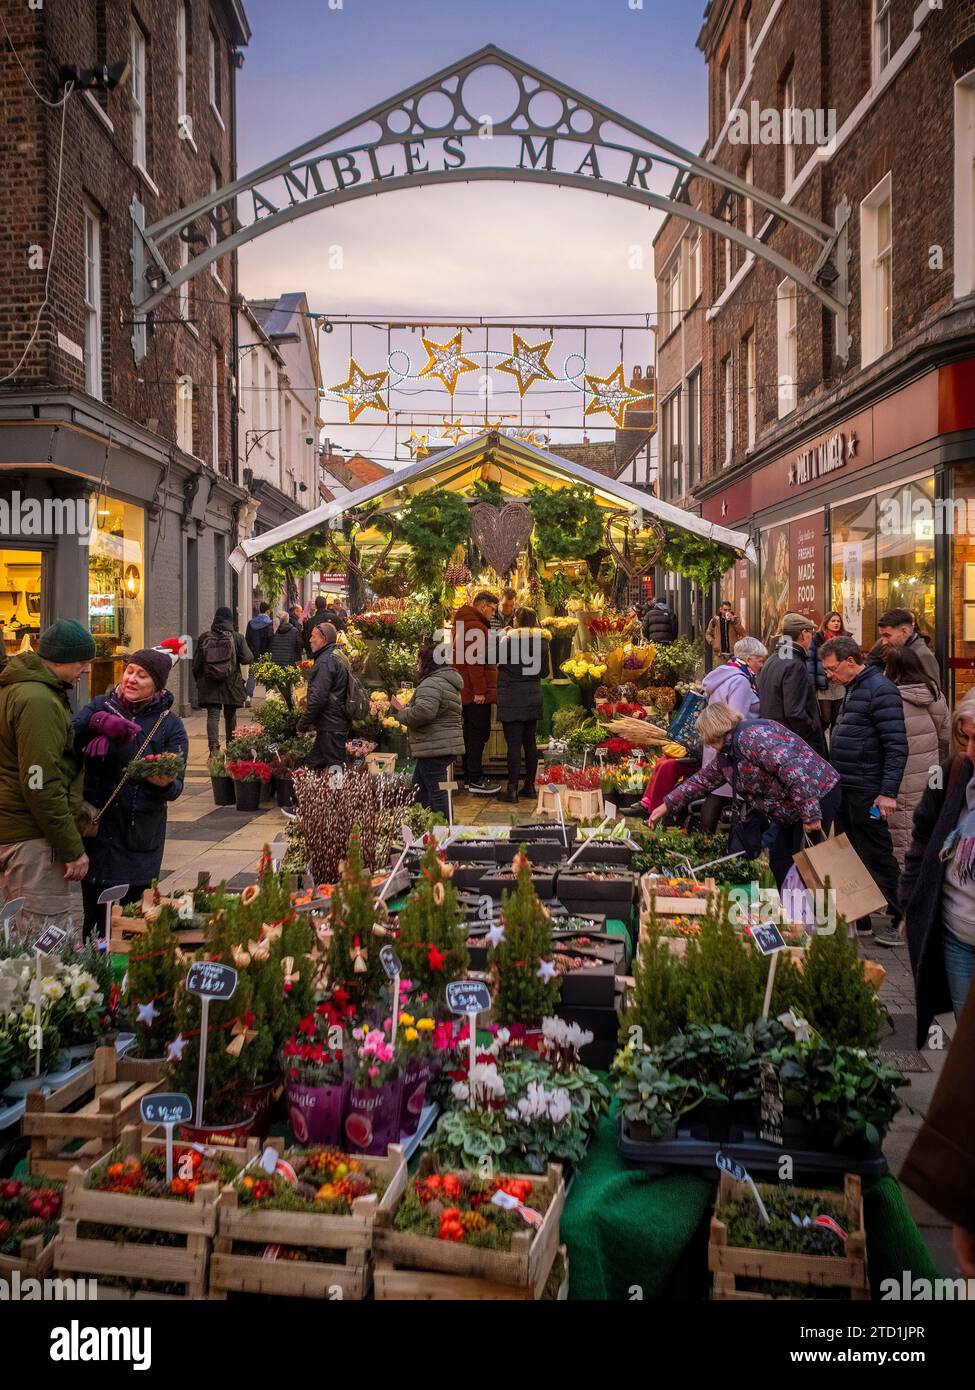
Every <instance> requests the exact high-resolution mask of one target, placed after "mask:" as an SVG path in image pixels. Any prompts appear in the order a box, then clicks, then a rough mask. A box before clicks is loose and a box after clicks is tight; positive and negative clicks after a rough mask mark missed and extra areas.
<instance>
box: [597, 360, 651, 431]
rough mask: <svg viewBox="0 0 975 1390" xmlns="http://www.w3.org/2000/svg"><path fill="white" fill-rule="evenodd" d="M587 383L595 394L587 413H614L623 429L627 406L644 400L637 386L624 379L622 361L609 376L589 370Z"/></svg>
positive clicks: (620, 427)
mask: <svg viewBox="0 0 975 1390" xmlns="http://www.w3.org/2000/svg"><path fill="white" fill-rule="evenodd" d="M586 385H587V386H588V387H589V390H590V391H591V392H592V394H593V399H592V400H591V401H590V402H589V404H588V405H587V406H586V414H587V415H597V414H599V413H600V412H601V411H605V412H606V414H607V415H612V417H613V419H614V420H615V421H616V425H617V428H618V429H622V428H623V426H624V424H625V423H626V407H627V405H628V404H629V402H630V401H631V400H642V399H643V395H644V393H643V392H642V391H638V390H637V389H636V387H634V386H627V384H626V382H625V381H624V380H623V363H622V362H621V363H620V364H619V366H618V367H616V368H615V370H614V371H612V372H610V374H609V376H590V375H589V373H588V372H587V373H586Z"/></svg>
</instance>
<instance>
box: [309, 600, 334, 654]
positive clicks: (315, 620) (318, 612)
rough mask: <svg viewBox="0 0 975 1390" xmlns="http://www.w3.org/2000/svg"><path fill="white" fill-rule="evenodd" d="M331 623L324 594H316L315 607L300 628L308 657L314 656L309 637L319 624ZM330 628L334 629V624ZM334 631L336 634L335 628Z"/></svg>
mask: <svg viewBox="0 0 975 1390" xmlns="http://www.w3.org/2000/svg"><path fill="white" fill-rule="evenodd" d="M331 621H332V615H331V614H330V613H329V611H328V599H326V597H325V595H324V594H317V595H316V596H315V606H314V608H313V609H312V610H311V612H310V613H309V614H308V617H307V618H306V619H305V622H304V626H303V627H302V636H303V638H304V642H305V653H306V654H307V655H308V656H314V655H315V649H314V647H313V646H312V645H311V635H312V633H313V632H314V630H315V628H316V627H318V625H319V623H329V622H331ZM332 626H333V627H335V624H334V623H332ZM335 630H336V632H337V631H338V628H336V629H335Z"/></svg>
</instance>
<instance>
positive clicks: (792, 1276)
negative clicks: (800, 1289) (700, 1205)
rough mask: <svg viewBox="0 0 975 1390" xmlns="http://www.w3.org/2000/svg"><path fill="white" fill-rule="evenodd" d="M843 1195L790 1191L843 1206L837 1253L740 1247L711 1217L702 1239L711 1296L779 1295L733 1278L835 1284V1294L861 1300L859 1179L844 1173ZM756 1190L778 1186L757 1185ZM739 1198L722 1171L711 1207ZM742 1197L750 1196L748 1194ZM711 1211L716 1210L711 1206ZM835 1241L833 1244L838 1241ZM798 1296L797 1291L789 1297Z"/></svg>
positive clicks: (863, 1239) (863, 1249)
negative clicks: (843, 1293)
mask: <svg viewBox="0 0 975 1390" xmlns="http://www.w3.org/2000/svg"><path fill="white" fill-rule="evenodd" d="M843 1188H844V1191H843V1199H842V1203H841V1202H840V1201H839V1194H836V1193H830V1194H821V1193H817V1192H816V1191H815V1190H813V1189H810V1188H796V1189H795V1191H796V1194H797V1195H799V1196H803V1197H815V1196H825V1195H829V1196H830V1197H832V1198H834V1200H835V1204H836V1205H841V1204H842V1205H844V1206H845V1208H846V1222H845V1229H846V1232H847V1235H848V1239H847V1241H846V1243H845V1251H844V1254H842V1255H835V1256H834V1255H800V1254H792V1253H789V1252H787V1251H781V1250H751V1249H746V1248H745V1247H743V1246H737V1245H729V1244H728V1228H727V1226H726V1225H725V1224H724V1222H723V1221H719V1220H718V1218H717V1216H716V1215H715V1216H712V1218H711V1236H710V1240H709V1242H708V1269H709V1270H710V1271H711V1273H712V1274H713V1275H714V1293H713V1296H714V1298H716V1299H736V1300H739V1301H742V1302H744V1301H749V1302H751V1301H754V1300H770V1299H783V1301H788V1299H787V1297H786V1296H784V1295H781V1294H772V1293H760V1292H758V1291H756V1290H747V1289H742V1288H740V1287H738V1285H737V1282H736V1281H737V1280H739V1279H749V1280H767V1281H769V1282H770V1283H773V1282H774V1283H788V1284H800V1285H806V1286H809V1287H818V1288H835V1289H836V1290H837V1296H839V1295H840V1291H841V1290H846V1291H847V1292H848V1294H849V1297H850V1298H851V1299H854V1300H856V1301H862V1300H865V1299H869V1297H870V1284H869V1282H868V1279H867V1236H866V1231H865V1229H864V1224H863V1196H862V1193H861V1190H860V1179H859V1177H858V1176H857V1175H855V1174H852V1173H847V1174H846V1175H845V1178H844V1182H843ZM758 1190H759V1192H760V1193H762V1194H764V1193H766V1192H773V1191H777V1190H779V1189H776V1188H772V1187H767V1186H763V1185H762V1184H759V1185H758ZM740 1196H741V1186H740V1184H739V1183H736V1182H735V1181H734V1179H733V1178H732V1177H731V1176H730V1175H729V1174H728V1173H725V1172H722V1174H721V1179H720V1182H719V1183H718V1198H717V1206H719V1207H720V1206H721V1205H722V1204H723V1203H725V1202H730V1201H735V1200H736V1199H737V1198H739V1197H740ZM747 1200H748V1201H752V1200H753V1199H752V1198H751V1197H750V1196H749V1197H748V1198H747ZM716 1209H717V1208H716ZM838 1244H839V1243H838ZM794 1297H795V1298H801V1295H800V1294H796V1295H794Z"/></svg>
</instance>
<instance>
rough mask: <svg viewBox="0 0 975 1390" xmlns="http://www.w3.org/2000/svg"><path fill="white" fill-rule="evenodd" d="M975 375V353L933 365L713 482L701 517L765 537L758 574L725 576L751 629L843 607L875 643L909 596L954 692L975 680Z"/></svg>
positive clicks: (771, 631) (868, 642)
mask: <svg viewBox="0 0 975 1390" xmlns="http://www.w3.org/2000/svg"><path fill="white" fill-rule="evenodd" d="M973 384H975V363H969V362H965V363H958V364H952V365H951V366H948V367H942V368H939V369H937V370H934V371H932V372H930V373H928V374H927V375H926V376H924V377H922V378H920V379H919V380H917V381H915V382H912V383H911V384H910V385H909V386H906V387H904V388H902V389H901V390H900V391H896V392H892V393H890V394H889V395H888V396H886V397H884V398H883V399H881V400H879V401H877V402H876V403H875V404H873V405H871V406H870V407H869V408H867V409H864V410H861V411H859V412H857V413H856V414H855V415H852V416H850V417H849V418H847V419H845V420H839V421H838V422H837V423H836V424H835V425H833V426H831V427H830V429H829V430H828V431H826V432H822V433H819V434H817V435H814V436H813V437H811V438H808V439H806V440H805V441H804V442H802V443H800V444H798V445H797V446H796V447H794V448H793V449H791V450H790V451H789V452H788V453H785V454H783V455H781V456H780V457H778V458H775V459H774V460H772V461H771V462H769V463H767V464H765V465H764V466H759V467H756V468H755V469H753V471H752V472H751V473H750V474H748V475H747V476H745V477H742V478H740V479H739V480H738V481H735V482H732V483H731V484H730V485H729V486H727V487H725V488H724V489H723V490H720V491H714V492H712V493H711V495H710V496H709V497H708V498H707V499H706V500H705V502H704V505H703V515H704V516H705V518H708V519H712V520H720V521H722V522H723V523H724V524H726V525H735V526H739V527H743V526H745V525H748V524H750V525H751V527H752V530H753V534H754V536H755V539H756V540H757V542H758V550H759V571H758V579H757V583H755V582H754V581H753V580H750V578H749V574H748V570H747V567H742V566H740V565H736V566H735V567H734V568H733V569H731V570H729V571H728V573H727V574H726V575H725V577H724V580H723V582H722V587H721V596H722V598H727V599H729V600H730V601H731V602H732V603H733V604H734V605H735V608H736V611H737V612H738V613H739V615H740V616H741V617H742V620H743V621H744V622H745V625H746V627H747V628H748V630H749V632H752V633H755V634H756V635H758V636H759V637H761V639H762V640H763V641H764V642H766V644H768V642H769V641H770V639H772V638H774V637H775V635H776V634H777V633H778V632H779V630H780V626H781V621H782V618H783V616H784V614H785V613H787V612H798V613H804V614H807V615H808V616H809V617H810V618H811V619H812V620H813V621H814V622H815V623H816V624H817V625H818V624H819V623H821V622H822V621H823V618H824V617H825V615H826V613H828V612H830V611H836V612H839V613H840V615H841V616H842V619H843V625H844V628H845V629H846V630H847V631H848V632H850V633H851V634H852V635H853V636H854V637H856V639H857V640H858V641H859V642H860V643H861V645H862V646H863V647H864V648H865V649H869V648H870V647H871V646H872V645H873V644H874V642H875V641H876V640H877V621H878V619H879V618H880V617H881V616H882V615H883V614H884V613H885V612H887V611H888V610H889V609H892V608H905V609H907V610H908V611H910V612H911V613H913V614H914V616H915V619H916V622H917V626H918V628H919V630H920V631H921V633H922V634H923V635H924V637H925V640H926V641H927V642H928V643H929V644H930V645H931V647H932V648H933V650H934V651H935V652H936V654H937V656H938V659H939V662H940V664H941V668H942V671H943V672H945V675H946V686H947V689H948V692H949V694H950V695H952V696H953V697H954V698H958V697H959V696H960V695H961V694H963V693H964V692H965V691H966V690H968V689H969V688H972V687H975V461H973V460H975V398H973V395H972V391H971V388H972V386H973ZM969 504H971V505H969Z"/></svg>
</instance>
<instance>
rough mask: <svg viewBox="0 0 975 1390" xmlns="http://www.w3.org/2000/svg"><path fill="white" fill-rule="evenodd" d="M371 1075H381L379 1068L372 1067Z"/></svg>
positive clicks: (370, 1069)
mask: <svg viewBox="0 0 975 1390" xmlns="http://www.w3.org/2000/svg"><path fill="white" fill-rule="evenodd" d="M369 1075H370V1076H378V1075H379V1068H378V1067H370V1068H369Z"/></svg>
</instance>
